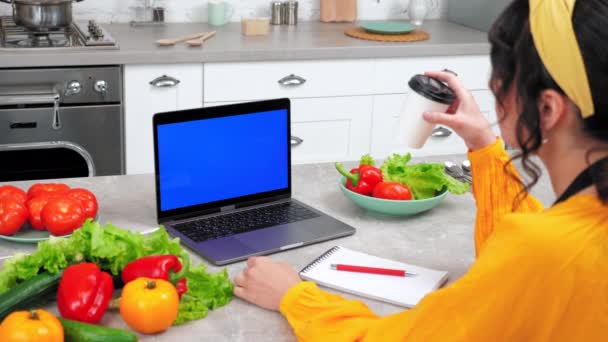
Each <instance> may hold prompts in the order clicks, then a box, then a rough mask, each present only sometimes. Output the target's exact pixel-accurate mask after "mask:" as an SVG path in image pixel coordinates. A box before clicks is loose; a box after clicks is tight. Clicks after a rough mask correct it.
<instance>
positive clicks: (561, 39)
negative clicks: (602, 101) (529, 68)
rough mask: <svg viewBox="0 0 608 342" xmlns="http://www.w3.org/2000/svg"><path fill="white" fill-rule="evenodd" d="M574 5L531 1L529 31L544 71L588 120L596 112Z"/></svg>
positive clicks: (564, 0)
mask: <svg viewBox="0 0 608 342" xmlns="http://www.w3.org/2000/svg"><path fill="white" fill-rule="evenodd" d="M575 2H576V0H530V28H531V31H532V37H533V39H534V45H535V46H536V50H537V51H538V54H539V55H540V59H541V60H542V62H543V64H544V65H545V68H547V70H548V71H549V74H551V77H553V79H554V80H555V82H557V84H558V85H559V86H560V87H561V88H562V90H563V91H564V92H565V93H566V95H568V97H569V98H570V99H571V100H572V101H574V103H576V105H577V106H578V107H579V109H580V110H581V114H582V116H583V118H587V117H590V116H592V115H593V114H594V112H595V109H594V107H593V97H592V96H591V88H590V86H589V80H588V79H587V71H586V69H585V63H584V61H583V56H582V55H581V51H580V48H579V46H578V42H577V40H576V36H575V34H574V27H573V25H572V13H573V12H574V4H575Z"/></svg>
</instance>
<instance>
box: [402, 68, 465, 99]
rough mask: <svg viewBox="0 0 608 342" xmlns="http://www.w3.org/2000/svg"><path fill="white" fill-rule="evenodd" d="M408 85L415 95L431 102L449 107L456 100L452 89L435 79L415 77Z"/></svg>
mask: <svg viewBox="0 0 608 342" xmlns="http://www.w3.org/2000/svg"><path fill="white" fill-rule="evenodd" d="M408 84H409V86H410V88H412V90H414V91H415V92H416V93H418V94H420V95H421V96H424V97H426V98H427V99H429V100H431V101H435V102H439V103H443V104H447V105H450V104H452V103H453V102H454V101H455V100H456V94H454V92H453V91H452V89H450V87H448V86H447V85H445V84H444V83H443V82H441V81H440V80H438V79H436V78H433V77H429V76H426V75H416V76H414V77H412V78H411V79H410V81H409V83H408Z"/></svg>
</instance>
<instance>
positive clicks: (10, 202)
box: [0, 197, 28, 235]
mask: <svg viewBox="0 0 608 342" xmlns="http://www.w3.org/2000/svg"><path fill="white" fill-rule="evenodd" d="M27 216H28V215H27V208H26V207H25V204H23V203H21V202H20V201H19V200H18V199H15V198H12V197H3V198H0V234H2V235H12V234H15V233H16V232H18V231H19V229H21V227H23V225H24V224H25V221H26V220H27Z"/></svg>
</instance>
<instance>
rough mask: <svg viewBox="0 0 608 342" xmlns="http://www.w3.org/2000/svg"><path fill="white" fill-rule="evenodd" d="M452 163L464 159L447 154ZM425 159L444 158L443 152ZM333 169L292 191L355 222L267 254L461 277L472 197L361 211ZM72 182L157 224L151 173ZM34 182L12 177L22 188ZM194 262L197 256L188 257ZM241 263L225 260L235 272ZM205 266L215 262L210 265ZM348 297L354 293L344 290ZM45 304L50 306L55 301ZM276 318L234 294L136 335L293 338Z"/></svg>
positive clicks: (123, 220) (109, 207)
mask: <svg viewBox="0 0 608 342" xmlns="http://www.w3.org/2000/svg"><path fill="white" fill-rule="evenodd" d="M449 158H450V159H451V160H452V161H454V162H457V161H461V160H463V158H462V157H460V158H458V156H450V157H449ZM428 160H429V161H443V160H446V159H443V158H442V157H436V158H429V159H428ZM338 178H339V177H338V175H337V173H336V172H335V171H334V169H333V165H331V164H311V165H299V166H295V167H294V168H293V186H294V197H295V198H297V199H299V200H302V201H303V202H305V203H308V204H310V205H312V206H314V207H316V208H318V209H320V210H322V211H324V212H326V213H328V214H330V215H333V216H334V217H336V218H338V219H340V220H342V221H344V222H346V223H348V224H350V225H352V226H354V227H355V228H357V233H356V234H355V235H353V236H350V237H347V238H343V239H339V240H333V241H329V242H325V243H321V244H317V245H312V246H307V247H304V248H299V249H295V250H291V251H287V252H283V253H279V254H275V255H274V256H273V258H275V259H277V260H282V261H286V262H289V263H291V264H292V265H294V266H295V267H296V268H298V269H299V268H301V267H303V266H304V265H306V264H307V263H308V262H310V261H311V260H312V259H314V258H315V257H317V256H318V255H320V254H321V253H322V252H324V251H326V250H327V249H329V248H330V247H332V246H335V245H336V244H340V245H343V246H345V247H348V248H352V249H355V250H360V251H363V252H367V253H371V254H374V255H378V256H381V257H385V258H390V259H395V260H400V261H403V262H407V263H413V264H418V265H421V266H426V267H432V268H437V269H444V270H448V271H449V273H450V281H454V280H456V279H458V278H459V277H461V276H462V275H463V274H464V273H465V272H466V270H467V269H468V267H469V265H470V264H471V263H472V262H473V260H474V250H473V225H474V219H475V203H474V199H473V197H472V195H471V194H470V193H469V194H466V195H462V196H454V195H448V197H447V198H446V199H445V200H444V202H443V203H442V204H441V205H440V206H439V207H437V208H435V209H434V210H432V211H430V212H427V213H424V214H421V215H418V216H414V217H409V218H394V217H386V216H378V215H374V214H371V213H369V212H366V211H364V210H361V209H359V208H358V207H356V206H355V205H354V204H353V203H351V202H349V201H348V199H346V198H345V197H344V196H343V195H342V193H341V192H340V190H339V189H338V185H337V182H338ZM64 182H65V183H67V184H69V185H71V186H73V187H85V188H88V189H90V190H92V191H94V192H95V193H96V194H97V196H98V199H99V203H100V217H101V221H102V222H103V223H105V222H112V223H114V224H115V225H117V226H119V227H123V228H128V229H131V230H135V231H147V230H150V229H153V228H156V227H157V224H156V218H155V199H154V198H155V195H154V194H155V192H154V177H153V176H152V175H138V176H114V177H97V178H81V179H68V180H64ZM32 183H33V182H13V183H12V184H15V185H18V186H20V187H21V188H25V189H26V188H27V187H28V186H29V185H30V184H32ZM536 189H537V192H536V193H535V195H537V196H538V197H539V198H540V199H541V200H542V201H543V202H545V203H549V202H550V201H551V200H552V198H553V196H552V194H551V189H550V187H549V185H548V183H547V180H546V179H545V178H543V179H542V180H541V182H540V183H539V184H538V186H537V187H536ZM33 249H34V246H33V245H19V244H15V243H9V242H6V241H0V257H1V256H7V255H11V254H13V253H15V252H17V251H26V252H27V251H32V250H33ZM194 260H195V262H203V261H202V260H201V259H200V258H198V257H194ZM243 265H244V263H242V262H241V263H237V264H233V265H230V266H228V271H229V273H230V275H231V276H232V277H234V276H235V275H236V274H237V273H238V272H239V271H240V270H241V269H242V268H243ZM209 269H210V270H211V271H216V270H218V268H215V267H212V266H210V267H209ZM347 297H353V296H348V295H347ZM364 301H365V302H366V303H367V304H369V306H370V307H371V308H372V309H373V310H374V311H375V312H377V313H378V314H381V315H387V314H391V313H395V312H398V311H400V310H403V309H402V308H399V307H396V306H393V305H389V304H383V303H380V302H376V301H373V300H367V299H364ZM50 308H52V309H53V310H54V305H51V306H50ZM102 324H104V325H107V326H113V327H122V328H124V327H125V325H124V323H123V322H122V320H121V318H120V316H119V315H118V313H115V312H114V313H108V314H106V315H105V316H104V319H103V321H102ZM294 340H295V338H294V336H293V334H292V332H291V329H290V327H289V325H288V324H287V322H286V321H285V320H284V319H283V318H282V316H281V315H280V314H278V313H275V312H270V311H266V310H263V309H260V308H257V307H254V306H252V305H249V304H247V303H245V302H243V301H241V300H239V299H234V300H233V301H232V302H231V303H230V304H228V305H227V306H225V307H223V308H220V309H218V310H215V311H211V312H210V313H209V315H208V317H207V318H205V319H202V320H199V321H196V322H193V323H190V324H188V325H184V326H181V327H173V328H171V329H169V330H168V331H166V332H165V333H163V334H160V335H155V336H141V341H183V342H187V341H256V342H260V341H273V342H275V341H294Z"/></svg>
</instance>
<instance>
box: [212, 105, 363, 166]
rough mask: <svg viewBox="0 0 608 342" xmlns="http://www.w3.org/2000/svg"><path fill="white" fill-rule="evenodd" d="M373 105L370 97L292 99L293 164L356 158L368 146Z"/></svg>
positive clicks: (359, 156)
mask: <svg viewBox="0 0 608 342" xmlns="http://www.w3.org/2000/svg"><path fill="white" fill-rule="evenodd" d="M228 103H229V102H222V103H217V102H215V103H205V106H206V107H208V106H217V105H222V104H228ZM372 104H373V98H372V97H371V96H356V97H332V98H312V99H295V100H292V101H291V136H292V148H291V160H292V163H294V164H302V163H317V162H335V161H343V160H359V158H361V156H362V155H363V154H365V153H368V152H369V148H370V141H371V135H370V134H371V130H370V126H371V114H372V110H373V108H372Z"/></svg>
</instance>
